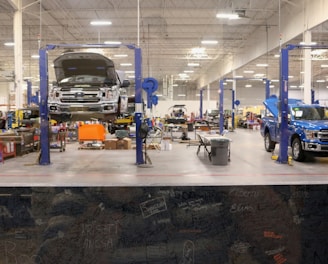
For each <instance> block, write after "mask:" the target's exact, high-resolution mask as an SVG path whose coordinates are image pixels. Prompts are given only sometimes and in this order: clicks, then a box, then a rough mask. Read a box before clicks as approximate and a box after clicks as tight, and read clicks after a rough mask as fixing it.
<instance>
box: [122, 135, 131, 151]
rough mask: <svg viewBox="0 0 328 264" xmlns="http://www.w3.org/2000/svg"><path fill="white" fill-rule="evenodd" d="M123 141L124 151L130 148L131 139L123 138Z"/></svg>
mask: <svg viewBox="0 0 328 264" xmlns="http://www.w3.org/2000/svg"><path fill="white" fill-rule="evenodd" d="M123 141H124V149H131V148H132V146H131V145H132V140H131V138H123Z"/></svg>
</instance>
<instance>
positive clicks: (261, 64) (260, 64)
mask: <svg viewBox="0 0 328 264" xmlns="http://www.w3.org/2000/svg"><path fill="white" fill-rule="evenodd" d="M268 66H269V65H268V64H267V63H258V64H256V67H268Z"/></svg>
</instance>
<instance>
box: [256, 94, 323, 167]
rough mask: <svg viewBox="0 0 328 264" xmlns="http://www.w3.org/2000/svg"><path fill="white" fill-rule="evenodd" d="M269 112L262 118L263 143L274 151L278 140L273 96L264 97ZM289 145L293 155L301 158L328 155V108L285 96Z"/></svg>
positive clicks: (277, 115) (275, 98) (277, 125)
mask: <svg viewBox="0 0 328 264" xmlns="http://www.w3.org/2000/svg"><path fill="white" fill-rule="evenodd" d="M264 105H265V106H266V108H267V110H268V111H269V113H270V114H268V115H266V116H264V117H263V118H262V122H261V128H260V131H261V135H262V136H263V137H264V147H265V150H266V151H268V152H273V151H274V149H275V146H276V144H277V143H279V142H280V134H281V131H280V121H281V120H280V117H279V108H280V102H279V100H278V98H277V97H276V96H271V97H270V98H268V99H266V100H265V101H264ZM285 133H288V146H290V147H291V153H292V158H293V159H294V160H296V161H304V160H305V159H306V157H311V156H313V157H327V156H328V109H327V107H325V106H321V105H319V104H305V103H303V102H302V100H299V99H288V130H287V131H285Z"/></svg>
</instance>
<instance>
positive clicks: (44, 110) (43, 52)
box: [39, 44, 144, 165]
mask: <svg viewBox="0 0 328 264" xmlns="http://www.w3.org/2000/svg"><path fill="white" fill-rule="evenodd" d="M119 46H126V47H127V48H129V49H133V50H134V54H135V65H134V66H135V107H136V110H135V122H136V131H138V129H139V128H140V126H141V122H142V116H143V105H142V72H141V60H142V59H141V57H142V56H141V49H140V48H139V47H136V46H135V45H132V44H121V45H107V44H82V45H78V44H71V45H70V44H48V45H46V46H45V47H44V48H41V49H40V50H39V56H40V58H39V70H40V106H39V107H40V119H41V121H40V145H41V153H40V158H39V164H40V165H49V164H50V146H49V136H48V135H49V111H48V85H49V76H48V51H49V50H53V49H55V48H66V49H70V48H80V49H81V48H117V47H119ZM136 134H137V135H136V163H137V164H142V163H144V160H143V155H142V139H141V138H140V137H139V136H138V133H136Z"/></svg>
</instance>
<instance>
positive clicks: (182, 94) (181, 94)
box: [178, 94, 186, 96]
mask: <svg viewBox="0 0 328 264" xmlns="http://www.w3.org/2000/svg"><path fill="white" fill-rule="evenodd" d="M178 96H186V95H185V94H178Z"/></svg>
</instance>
